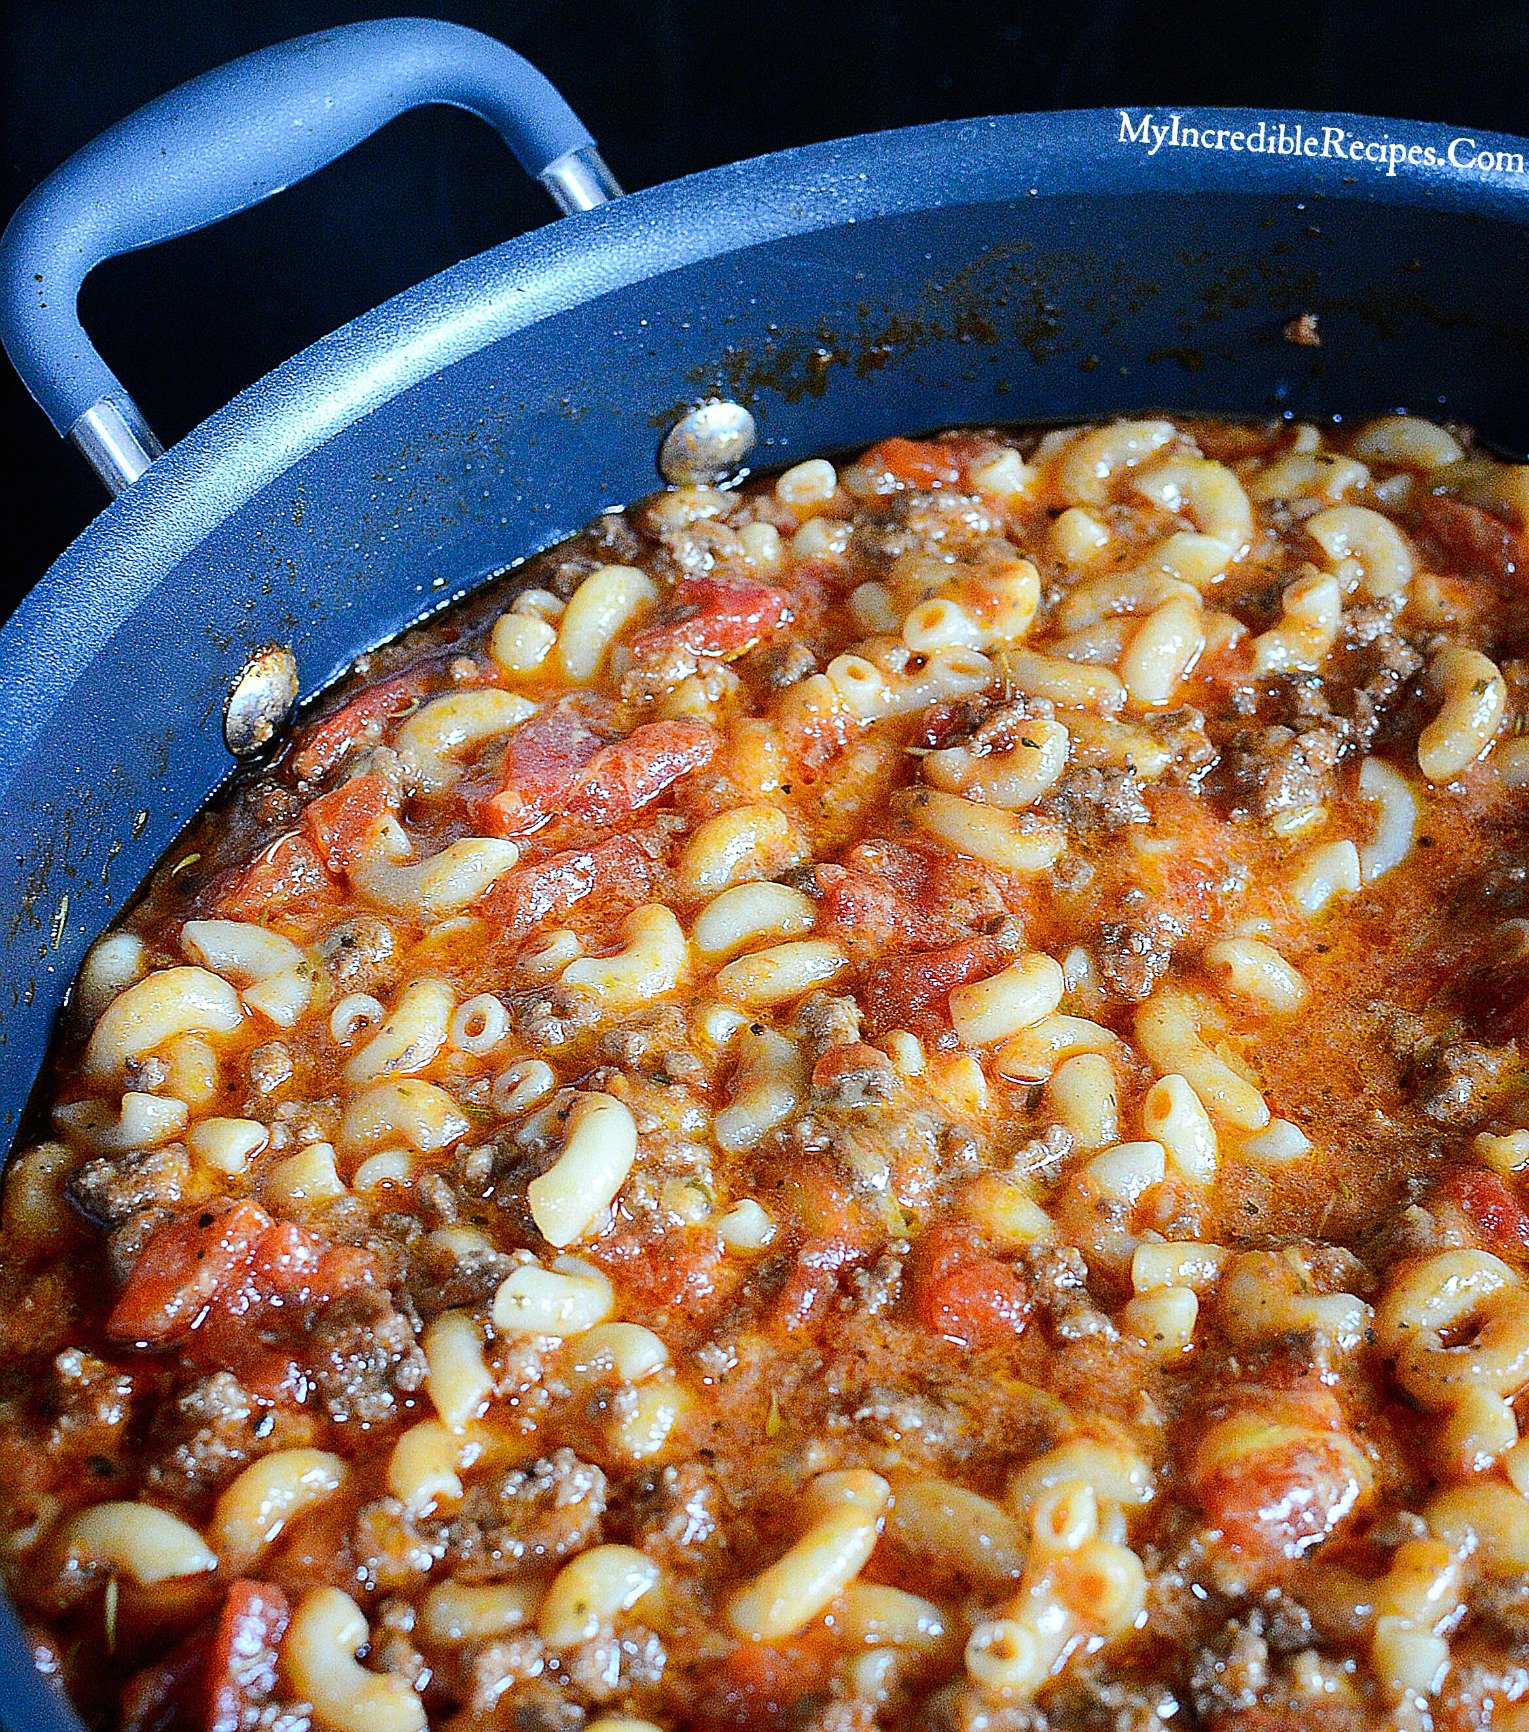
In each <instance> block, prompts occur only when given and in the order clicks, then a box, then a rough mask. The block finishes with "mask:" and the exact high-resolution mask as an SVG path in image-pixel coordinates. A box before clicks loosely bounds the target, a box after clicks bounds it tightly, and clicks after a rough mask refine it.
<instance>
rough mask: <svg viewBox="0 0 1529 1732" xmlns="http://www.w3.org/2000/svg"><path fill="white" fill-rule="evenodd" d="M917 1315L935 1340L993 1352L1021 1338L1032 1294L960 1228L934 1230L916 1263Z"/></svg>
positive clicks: (916, 1251) (922, 1243)
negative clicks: (998, 1345) (1016, 1338)
mask: <svg viewBox="0 0 1529 1732" xmlns="http://www.w3.org/2000/svg"><path fill="white" fill-rule="evenodd" d="M911 1278H912V1290H913V1310H914V1314H915V1316H917V1318H918V1320H919V1322H920V1323H921V1324H923V1326H924V1328H926V1329H928V1330H929V1331H930V1332H931V1333H932V1334H935V1335H942V1336H944V1338H945V1339H946V1340H947V1341H954V1342H956V1343H957V1344H958V1345H960V1346H962V1347H992V1346H994V1345H995V1344H996V1343H998V1342H1001V1341H1005V1340H1012V1339H1013V1337H1014V1336H1016V1335H1018V1334H1020V1333H1021V1332H1022V1331H1023V1329H1024V1327H1025V1324H1026V1323H1027V1322H1028V1321H1029V1317H1030V1293H1029V1289H1028V1288H1027V1286H1026V1285H1025V1282H1024V1280H1023V1278H1022V1277H1021V1276H1020V1275H1019V1274H1018V1273H1016V1271H1015V1270H1014V1269H1012V1268H1010V1266H1009V1265H1008V1264H1007V1263H1004V1262H1002V1261H1000V1260H999V1259H998V1258H997V1257H994V1256H992V1255H990V1254H989V1253H988V1252H986V1251H984V1250H982V1249H980V1248H979V1247H977V1246H974V1245H973V1244H972V1243H971V1241H970V1236H969V1234H968V1232H967V1231H965V1230H963V1229H961V1228H959V1227H952V1226H946V1227H935V1228H932V1229H931V1230H930V1231H929V1232H928V1233H926V1234H925V1235H924V1237H923V1238H922V1239H921V1240H919V1242H918V1244H917V1245H916V1246H915V1247H914V1253H913V1259H912V1269H911Z"/></svg>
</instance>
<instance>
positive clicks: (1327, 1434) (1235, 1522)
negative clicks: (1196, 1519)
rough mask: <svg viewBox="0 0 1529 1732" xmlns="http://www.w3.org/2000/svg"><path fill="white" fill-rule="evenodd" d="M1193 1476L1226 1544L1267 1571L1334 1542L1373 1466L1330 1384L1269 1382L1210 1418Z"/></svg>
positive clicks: (1195, 1458)
mask: <svg viewBox="0 0 1529 1732" xmlns="http://www.w3.org/2000/svg"><path fill="white" fill-rule="evenodd" d="M1189 1477H1190V1482H1191V1484H1192V1486H1193V1488H1194V1492H1195V1496H1196V1497H1197V1498H1198V1500H1199V1503H1200V1507H1201V1509H1202V1510H1203V1511H1204V1512H1205V1518H1206V1521H1207V1523H1208V1524H1209V1526H1210V1527H1211V1528H1212V1529H1213V1530H1215V1531H1216V1532H1217V1533H1218V1534H1219V1536H1220V1543H1221V1544H1222V1545H1224V1546H1226V1547H1227V1548H1228V1549H1229V1550H1231V1551H1232V1552H1234V1553H1236V1554H1237V1555H1238V1556H1240V1557H1241V1558H1242V1559H1243V1560H1244V1561H1245V1562H1246V1563H1247V1564H1249V1565H1250V1566H1252V1567H1253V1568H1254V1569H1256V1570H1259V1571H1261V1572H1267V1571H1273V1570H1277V1569H1279V1568H1282V1567H1284V1566H1286V1565H1288V1564H1289V1563H1291V1562H1293V1561H1294V1560H1295V1559H1296V1558H1299V1557H1301V1556H1303V1555H1304V1554H1305V1553H1307V1552H1309V1551H1310V1550H1311V1549H1312V1548H1313V1547H1315V1546H1318V1545H1320V1544H1321V1543H1322V1542H1323V1541H1324V1540H1326V1539H1328V1538H1329V1537H1330V1536H1331V1535H1332V1534H1333V1533H1334V1532H1335V1531H1336V1530H1337V1528H1338V1527H1339V1526H1340V1524H1341V1523H1342V1522H1343V1521H1344V1520H1345V1519H1346V1518H1347V1517H1348V1516H1349V1515H1350V1514H1351V1513H1352V1512H1353V1510H1354V1509H1355V1508H1356V1507H1357V1505H1358V1504H1359V1502H1360V1500H1361V1499H1362V1498H1363V1496H1364V1495H1365V1493H1366V1492H1367V1491H1368V1490H1369V1488H1370V1485H1371V1483H1372V1479H1373V1473H1372V1470H1371V1468H1370V1466H1369V1464H1368V1462H1367V1461H1366V1460H1365V1458H1364V1456H1363V1454H1362V1453H1361V1452H1360V1450H1359V1448H1358V1447H1357V1446H1356V1444H1355V1443H1354V1441H1353V1439H1352V1438H1351V1437H1350V1436H1349V1434H1348V1429H1347V1426H1346V1424H1345V1422H1344V1419H1343V1414H1342V1410H1341V1409H1340V1408H1339V1406H1338V1403H1337V1401H1336V1400H1335V1399H1334V1397H1333V1396H1332V1395H1331V1394H1330V1393H1329V1392H1328V1391H1326V1390H1311V1391H1305V1392H1293V1393H1288V1394H1287V1393H1284V1392H1281V1391H1277V1390H1270V1389H1264V1390H1262V1391H1259V1392H1258V1400H1257V1403H1256V1404H1250V1405H1247V1406H1240V1405H1239V1406H1236V1407H1234V1408H1233V1409H1232V1410H1231V1411H1230V1412H1229V1413H1228V1414H1227V1415H1226V1416H1225V1417H1223V1418H1220V1419H1218V1420H1217V1421H1216V1422H1215V1423H1213V1424H1211V1425H1209V1426H1208V1427H1206V1426H1203V1425H1202V1427H1201V1430H1200V1436H1199V1439H1198V1447H1197V1449H1196V1451H1195V1453H1194V1456H1193V1458H1192V1460H1191V1465H1190V1475H1189Z"/></svg>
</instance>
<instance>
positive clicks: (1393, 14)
mask: <svg viewBox="0 0 1529 1732" xmlns="http://www.w3.org/2000/svg"><path fill="white" fill-rule="evenodd" d="M389 9H390V8H388V7H387V5H386V0H373V3H372V4H371V5H365V6H357V5H352V4H343V3H341V0H78V3H64V0H60V3H57V4H53V3H49V0H6V3H5V4H4V5H3V7H0V12H3V16H4V45H3V68H0V82H3V90H0V97H3V113H4V122H3V125H4V132H3V171H4V177H5V179H4V189H3V196H0V207H3V210H4V212H5V213H6V214H8V213H9V211H10V210H11V209H13V208H14V207H15V205H16V204H17V203H19V201H20V200H21V198H22V197H24V196H25V194H26V193H27V192H28V191H29V190H30V189H31V187H32V186H33V185H34V184H35V183H36V182H37V181H38V180H40V179H41V178H42V177H43V176H44V175H45V174H46V173H47V172H48V171H49V170H50V169H51V168H53V167H54V166H55V165H56V164H57V163H59V162H60V161H62V160H63V158H64V157H65V156H67V155H68V154H69V152H70V151H72V150H74V149H75V148H76V147H77V146H79V145H80V144H82V143H84V142H85V140H87V139H88V138H90V137H91V136H92V135H93V134H94V133H96V132H98V131H99V130H101V129H102V128H103V127H105V126H107V125H109V124H110V123H111V122H112V121H114V120H116V119H117V118H118V117H120V116H121V115H123V114H125V113H126V112H127V111H128V110H130V109H132V108H135V107H137V106H138V105H139V104H141V103H143V102H145V101H147V100H148V99H149V98H150V97H152V96H154V95H157V94H158V93H159V92H160V91H162V90H164V89H166V88H168V87H169V86H170V85H172V84H175V83H178V82H179V81H181V80H182V79H185V78H188V77H190V76H192V75H193V74H195V73H197V72H199V71H202V70H203V69H204V68H206V67H209V66H212V65H215V64H216V63H218V62H220V61H223V60H227V59H231V58H233V57H234V56H236V55H239V54H244V53H247V52H248V51H250V50H251V49H254V48H258V47H261V46H263V45H265V44H266V43H269V42H274V41H277V40H280V39H281V38H283V37H286V36H292V35H298V34H300V33H302V32H304V31H307V30H315V29H320V28H323V27H325V26H327V25H331V24H337V23H343V22H347V21H350V20H353V19H356V18H360V17H366V16H375V15H377V14H378V13H379V12H383V11H386V10H389ZM406 9H408V8H407V7H406V6H395V7H393V8H391V10H397V11H401V10H406ZM413 9H414V10H416V11H419V12H424V13H429V14H431V15H434V16H437V17H442V18H450V19H454V20H456V21H458V22H460V23H464V24H472V25H476V26H477V27H478V28H480V29H483V30H487V31H490V32H492V33H493V34H495V35H497V36H499V37H501V38H502V39H503V40H505V41H507V42H509V43H510V44H511V45H512V46H513V47H515V48H517V49H519V50H520V51H521V52H522V53H523V54H526V55H527V56H529V57H530V58H531V59H532V60H534V61H535V62H536V63H537V64H538V65H539V66H540V67H541V68H542V69H543V70H544V71H545V72H546V73H547V74H548V75H549V76H550V77H551V78H552V79H553V80H554V82H556V83H557V84H558V85H559V86H560V87H561V88H562V90H563V91H564V93H565V94H566V95H567V96H568V98H569V100H570V101H571V102H572V103H573V105H574V107H575V108H576V109H578V110H579V112H580V113H581V114H582V116H583V117H584V119H585V121H586V123H587V124H588V125H589V126H590V128H591V130H592V131H593V132H594V133H595V135H596V137H597V138H598V139H599V140H600V142H601V144H602V146H603V148H604V150H605V154H606V157H607V159H608V160H609V162H610V163H611V165H612V167H613V169H614V170H615V172H616V174H617V176H618V178H620V179H621V180H622V181H623V182H624V183H625V185H626V186H628V187H632V188H635V187H640V186H645V185H648V184H650V183H651V182H654V181H657V180H662V179H666V178H668V177H670V176H672V175H675V174H681V173H684V172H686V171H689V170H692V169H700V168H706V167H709V166H711V165H713V164H716V163H720V162H724V161H727V160H729V159H732V158H735V157H741V156H750V155H754V154H757V153H759V152H763V151H769V150H775V149H778V148H780V147H782V146H786V145H792V144H799V143H804V142H807V141H810V140H815V139H822V138H829V137H833V136H835V135H836V134H842V133H851V132H860V131H866V130H870V129H874V128H879V127H890V126H899V125H906V124H912V123H915V122H918V121H926V120H935V119H942V118H948V117H956V116H966V115H978V114H989V113H996V112H1004V111H1012V110H1023V109H1044V108H1074V107H1078V108H1082V107H1094V106H1113V105H1116V104H1126V103H1128V104H1136V105H1142V104H1154V105H1161V104H1165V103H1173V102H1178V103H1186V104H1187V103H1227V104H1244V105H1250V106H1258V107H1279V108H1310V109H1317V110H1325V111H1335V110H1340V109H1348V110H1352V111H1355V112H1359V113H1370V114H1382V115H1400V116H1406V117H1409V118H1414V119H1420V120H1436V121H1444V122H1449V123H1452V124H1458V125H1462V126H1473V127H1480V128H1492V129H1496V130H1500V131H1505V132H1526V131H1529V0H1515V3H1512V4H1504V3H1501V0H1497V3H1493V0H1473V3H1470V4H1468V5H1466V6H1464V7H1461V6H1448V7H1446V6H1442V5H1438V4H1430V3H1428V0H1402V3H1400V4H1386V3H1385V0H1299V3H1296V4H1282V5H1274V6H1263V7H1257V6H1253V5H1250V4H1247V3H1246V0H1180V3H1179V4H1163V3H1162V0H1155V3H1154V0H1096V3H1095V4H1074V5H1069V4H1065V3H1057V4H1044V3H1037V0H983V3H981V4H968V3H966V0H818V3H817V4H810V5H802V4H788V3H786V0H731V4H729V3H728V0H586V3H584V4H577V3H574V0H524V3H520V4H513V3H511V0H442V3H436V4H431V3H430V0H417V4H416V5H415V7H414V8H413ZM549 208H550V207H548V206H547V204H546V202H545V199H544V196H543V195H542V194H541V192H540V191H539V190H538V189H536V188H533V187H531V186H529V185H528V184H527V183H526V182H525V181H524V180H523V179H522V177H521V176H520V174H519V171H518V170H517V169H516V168H515V166H514V164H513V162H512V161H511V160H510V158H509V157H508V156H507V154H506V153H505V152H504V150H503V147H502V146H501V145H500V144H499V142H498V140H497V139H496V138H494V137H493V135H492V134H491V133H490V132H489V131H488V129H487V128H486V127H484V126H483V125H482V124H481V123H480V122H478V121H476V120H474V119H472V118H471V117H470V116H467V115H463V114H459V113H456V112H454V111H450V110H443V109H434V110H430V111H428V112H422V113H416V114H413V115H410V116H407V117H405V118H404V119H403V120H400V121H398V122H395V123H394V124H393V125H392V126H390V127H389V128H387V129H386V130H385V131H384V132H383V133H382V134H380V135H379V136H378V137H377V138H375V139H373V140H371V141H370V142H369V143H367V144H366V145H364V146H362V147H361V148H360V149H359V150H358V151H356V152H354V153H353V154H352V156H351V157H350V158H348V159H347V160H345V161H344V162H342V163H340V164H338V165H336V166H335V167H333V168H330V169H328V170H327V171H325V172H324V173H323V174H321V175H319V176H316V177H315V178H314V179H313V180H312V181H309V182H307V183H306V184H304V185H302V186H300V187H297V188H294V189H293V190H291V191H289V192H287V193H286V194H284V195H283V196H282V197H281V198H279V199H277V200H275V201H273V202H272V203H270V204H268V205H266V206H264V207H263V208H261V209H259V210H256V211H253V212H249V213H247V214H245V215H244V216H241V217H239V218H236V219H234V220H233V221H231V222H228V223H224V224H222V225H220V226H219V227H217V228H215V229H212V230H208V231H207V232H205V233H203V234H200V235H194V236H190V237H188V238H186V239H184V240H181V241H177V242H175V243H173V244H171V245H169V246H164V247H161V248H158V249H156V250H155V251H153V252H151V253H146V254H142V255H139V256H137V257H134V258H129V259H124V260H120V261H117V262H115V263H113V264H110V265H108V266H105V267H103V268H102V269H101V270H100V271H98V272H97V273H96V275H95V276H94V277H93V278H92V279H91V281H90V282H89V284H88V285H87V287H86V291H85V295H84V305H83V312H84V317H85V323H86V325H87V327H88V328H89V330H90V331H91V332H92V334H93V335H94V336H95V338H96V340H97V341H98V343H99V346H100V347H101V349H102V351H103V352H104V354H105V355H106V357H107V359H108V360H109V361H110V362H111V363H112V364H113V366H114V367H115V368H116V369H117V371H118V373H119V374H120V376H121V377H122V378H123V380H124V382H125V383H126V384H127V386H128V388H129V390H131V391H132V392H133V393H134V394H135V395H136V396H137V398H138V401H139V402H140V403H141V404H142V406H143V408H144V409H145V411H146V412H147V414H148V416H149V419H150V422H151V423H152V425H153V426H154V427H155V428H156V430H157V431H158V432H159V433H160V435H161V437H162V438H164V439H165V441H166V442H167V443H168V442H169V441H171V440H173V439H175V438H177V437H178V436H179V435H181V434H182V433H184V432H185V431H186V430H187V429H188V428H190V427H192V426H194V425H195V424H196V423H197V422H198V421H199V420H201V419H202V418H203V417H204V416H206V415H207V414H208V413H209V412H210V411H211V410H213V409H215V408H216V407H217V406H218V405H219V404H220V403H222V402H223V401H224V400H225V399H226V398H228V397H229V396H231V395H232V394H233V393H234V392H235V391H236V390H238V389H239V387H240V386H242V385H245V384H247V383H249V382H250V381H251V380H252V379H255V378H257V377H258V376H259V375H260V374H262V373H264V372H266V371H268V370H269V369H270V368H271V367H273V366H274V365H275V364H276V363H277V362H279V361H281V360H283V359H284V358H285V357H286V356H287V355H289V354H291V353H293V352H294V351H295V350H297V349H299V348H301V347H302V346H304V345H305V344H307V343H309V342H311V341H312V340H313V339H314V338H316V337H318V336H321V335H322V334H323V333H324V332H326V331H329V330H332V329H333V328H334V327H335V326H337V325H339V324H342V323H343V322H344V321H345V320H346V319H349V318H351V317H352V316H354V315H355V314H356V313H358V312H361V311H363V310H364V309H365V308H367V307H369V306H372V305H373V304H375V303H376V302H377V301H379V300H382V299H383V298H385V297H386V296H388V295H391V294H393V293H395V292H396V291H397V290H399V289H402V288H405V287H407V286H408V285H409V284H410V283H413V282H415V281H417V280H418V279H420V278H421V277H425V276H428V275H429V274H430V273H432V272H434V271H436V270H439V269H441V268H442V267H443V266H445V265H447V264H450V263H452V262H454V261H455V260H456V259H458V258H461V257H463V256H464V255H466V254H468V253H471V252H476V251H478V250H480V249H482V248H484V247H487V246H491V245H493V244H494V243H495V242H496V241H499V240H502V239H503V238H505V237H506V236H507V235H510V234H512V233H515V232H518V231H519V230H521V229H525V228H528V227H531V226H533V225H535V224H538V223H541V222H544V221H546V220H548V217H549ZM0 374H3V379H0V428H3V430H4V431H3V444H0V476H3V478H4V479H3V492H0V537H3V539H0V549H3V552H0V612H3V611H4V610H5V604H6V603H7V602H8V601H12V600H14V598H15V597H16V596H17V595H18V594H19V593H20V591H21V589H22V588H23V587H24V586H25V585H26V584H28V583H30V582H31V581H32V580H33V579H35V578H36V577H37V576H38V575H39V574H40V573H41V572H42V571H43V570H44V569H45V568H46V567H47V565H48V564H49V563H50V562H51V560H52V559H53V558H54V557H55V555H56V554H57V553H58V552H59V551H60V550H61V549H62V548H63V547H64V545H65V544H66V543H67V542H68V541H69V539H70V538H71V537H72V536H73V535H74V534H76V533H77V532H78V531H79V529H80V528H81V527H82V526H83V525H84V524H85V523H86V522H87V521H88V519H89V517H90V516H91V515H92V514H93V513H94V512H95V511H96V510H97V509H98V508H99V504H100V498H101V496H100V492H99V489H98V487H97V485H96V483H95V482H94V480H93V479H92V478H91V477H90V476H89V475H88V474H87V473H85V471H84V469H83V465H82V464H81V463H80V461H79V459H78V458H77V457H75V455H74V454H73V452H72V451H70V450H69V449H67V448H66V447H64V446H62V445H61V444H60V443H59V442H58V441H57V440H56V439H55V437H54V435H53V433H52V431H51V429H50V428H49V427H48V425H47V423H46V422H45V421H44V419H43V417H42V415H41V414H40V413H39V412H38V411H37V409H36V408H35V407H34V406H33V405H32V403H31V401H30V400H29V399H28V398H27V397H26V395H25V393H24V392H23V391H22V390H21V388H20V386H19V384H18V383H17V382H16V380H15V378H14V376H13V375H12V374H11V373H10V370H9V368H8V367H0ZM1526 388H1529V381H1526Z"/></svg>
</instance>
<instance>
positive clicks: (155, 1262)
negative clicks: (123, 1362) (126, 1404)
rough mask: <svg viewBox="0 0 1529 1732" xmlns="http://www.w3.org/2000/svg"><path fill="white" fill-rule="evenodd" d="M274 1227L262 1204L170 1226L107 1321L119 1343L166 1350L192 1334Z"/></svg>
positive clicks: (210, 1212)
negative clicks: (269, 1229)
mask: <svg viewBox="0 0 1529 1732" xmlns="http://www.w3.org/2000/svg"><path fill="white" fill-rule="evenodd" d="M270 1225H271V1217H270V1216H269V1215H268V1214H267V1213H266V1212H265V1210H264V1209H262V1208H261V1207H260V1205H259V1204H258V1203H251V1202H239V1203H235V1204H234V1205H233V1206H232V1207H231V1208H227V1209H222V1210H214V1209H206V1210H204V1211H202V1213H200V1214H196V1215H182V1216H180V1217H178V1218H177V1219H176V1220H173V1221H169V1222H166V1224H165V1225H164V1226H163V1227H160V1228H159V1229H158V1231H156V1232H155V1233H154V1234H153V1236H152V1237H151V1238H150V1239H149V1242H148V1243H147V1244H146V1245H145V1246H144V1248H143V1251H142V1253H141V1254H140V1256H139V1258H138V1261H137V1263H136V1265H135V1266H134V1268H133V1272H132V1274H131V1275H130V1276H129V1277H128V1279H127V1285H126V1286H125V1287H124V1288H123V1289H122V1295H121V1297H120V1298H119V1299H118V1300H117V1303H116V1305H115V1306H114V1307H113V1309H112V1313H111V1316H110V1317H109V1318H108V1319H107V1324H106V1333H107V1334H108V1335H109V1336H110V1337H111V1339H112V1340H113V1341H130V1342H135V1343H138V1344H140V1345H143V1346H151V1347H161V1346H164V1345H166V1344H167V1343H169V1342H171V1341H176V1340H179V1339H180V1338H181V1337H182V1336H183V1335H186V1334H189V1333H190V1331H191V1330H192V1329H194V1328H195V1327H196V1325H197V1322H198V1320H199V1319H200V1318H201V1317H202V1315H203V1314H204V1313H205V1312H206V1310H207V1308H208V1306H209V1305H210V1304H211V1303H212V1301H213V1299H214V1298H215V1297H216V1295H217V1293H218V1290H219V1289H220V1288H221V1287H222V1286H223V1285H224V1284H225V1283H227V1282H232V1281H234V1280H236V1279H237V1278H238V1277H239V1276H240V1275H242V1274H243V1272H244V1271H245V1270H246V1269H247V1268H248V1267H249V1263H250V1258H251V1255H252V1253H253V1251H254V1248H255V1244H256V1242H257V1241H258V1240H259V1239H260V1237H261V1235H262V1234H263V1233H264V1232H265V1231H266V1229H267V1228H268V1227H270Z"/></svg>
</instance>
